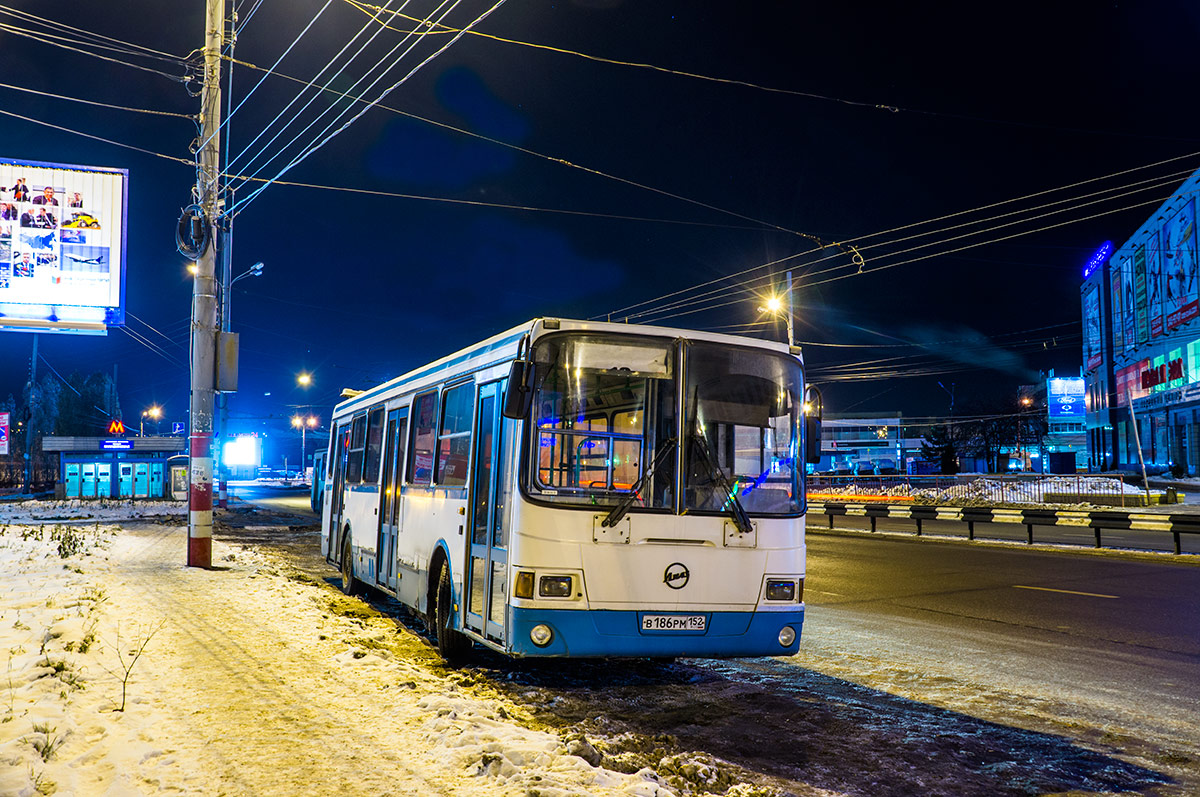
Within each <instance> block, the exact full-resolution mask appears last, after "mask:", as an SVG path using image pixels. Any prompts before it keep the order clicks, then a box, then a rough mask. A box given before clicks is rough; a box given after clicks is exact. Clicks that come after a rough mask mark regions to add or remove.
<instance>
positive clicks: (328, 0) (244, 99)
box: [197, 0, 340, 160]
mask: <svg viewBox="0 0 1200 797" xmlns="http://www.w3.org/2000/svg"><path fill="white" fill-rule="evenodd" d="M332 2H333V0H325V5H323V6H321V9H320V10H319V11H318V12H317V13H316V14H315V15H314V16H313V18H312V19H310V20H309V21H308V24H307V25H305V26H304V29H303V30H302V31H300V33H299V34H297V35H296V38H294V39H292V43H291V44H289V45H288V46H287V48H285V49H284V51H283V52H282V53H281V54H280V56H279V57H278V58H276V59H275V63H274V64H272V65H271V68H272V69H274V68H275V67H277V66H279V64H280V63H281V62H282V61H283V59H284V58H287V56H288V54H289V53H290V52H291V51H292V48H293V47H295V46H296V45H297V44H299V43H300V40H301V39H303V38H304V36H305V34H307V33H308V32H309V30H311V29H312V26H313V25H315V24H316V23H317V20H318V19H320V18H321V15H322V14H324V13H325V9H327V8H329V6H330V4H331V3H332ZM339 54H340V53H339ZM325 69H328V66H326V67H324V68H322V70H321V71H322V72H324V71H325ZM266 79H267V75H265V74H264V75H263V76H262V77H261V78H259V80H258V82H257V83H255V84H254V86H253V87H252V88H251V89H250V91H248V92H246V95H245V96H244V97H242V99H241V101H239V102H238V104H237V106H236V107H234V108H233V110H231V111H229V113H227V114H226V115H225V118H224V119H222V120H221V129H224V128H227V127H228V126H229V122H230V120H231V119H233V117H234V116H236V115H237V112H238V111H240V110H241V109H242V106H243V105H245V104H246V102H247V101H248V100H249V99H250V98H251V97H253V96H254V92H256V91H258V88H259V86H261V85H262V84H263V81H265V80H266ZM293 102H294V100H293ZM290 107H291V103H288V104H287V106H286V107H285V108H284V111H286V110H287V109H288V108H290ZM282 113H283V111H280V115H282ZM278 118H279V116H276V117H275V119H278ZM275 119H272V120H271V121H270V122H268V123H267V127H270V126H271V125H272V124H274V123H275ZM267 127H265V128H263V131H264V132H265V131H266V129H267ZM219 134H220V129H218V130H215V131H213V133H212V135H214V136H215V135H219ZM259 135H262V133H259ZM211 137H212V136H210V137H209V138H211ZM257 140H258V137H257V136H256V137H255V139H254V141H257ZM254 141H251V142H250V144H249V145H247V147H249V146H250V145H252V144H253V143H254ZM207 145H208V140H205V141H203V142H201V144H200V146H199V147H198V148H197V149H203V148H204V147H205V146H207ZM243 151H244V150H243ZM235 160H236V158H235Z"/></svg>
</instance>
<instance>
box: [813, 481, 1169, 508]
mask: <svg viewBox="0 0 1200 797" xmlns="http://www.w3.org/2000/svg"><path fill="white" fill-rule="evenodd" d="M808 494H809V497H810V498H812V499H816V500H826V501H840V500H850V501H881V502H900V501H911V500H914V499H918V498H919V499H921V500H922V501H930V502H933V503H956V502H963V501H986V502H988V503H995V504H1043V503H1053V504H1076V503H1082V502H1087V503H1091V504H1100V505H1104V506H1121V507H1127V506H1146V505H1147V504H1148V503H1163V502H1165V501H1166V496H1165V494H1164V493H1162V492H1161V491H1159V492H1156V493H1154V494H1152V495H1150V496H1148V495H1147V493H1146V491H1145V490H1144V489H1142V488H1140V487H1134V486H1132V485H1128V484H1126V483H1125V482H1124V481H1123V480H1122V479H1121V477H1120V476H1097V475H1093V474H1086V475H1085V474H1079V475H1074V476H1046V475H1042V474H1022V475H1015V474H1010V475H989V476H981V475H978V474H972V475H967V476H906V475H896V476H886V475H884V476H830V475H823V474H813V475H811V476H809V477H808ZM1171 497H1172V498H1174V497H1175V496H1171Z"/></svg>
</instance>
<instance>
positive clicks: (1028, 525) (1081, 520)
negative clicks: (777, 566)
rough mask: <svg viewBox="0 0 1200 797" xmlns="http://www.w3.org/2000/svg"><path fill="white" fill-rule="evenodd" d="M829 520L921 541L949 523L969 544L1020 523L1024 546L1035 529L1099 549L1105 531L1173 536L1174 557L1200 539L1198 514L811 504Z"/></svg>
mask: <svg viewBox="0 0 1200 797" xmlns="http://www.w3.org/2000/svg"><path fill="white" fill-rule="evenodd" d="M814 512H816V513H819V514H825V515H828V516H829V528H833V519H834V517H837V516H844V517H866V518H868V519H870V521H871V531H875V530H876V522H877V521H878V519H879V518H890V519H901V520H912V521H913V522H914V523H915V524H916V532H917V536H918V537H920V536H921V531H922V529H921V524H922V522H923V521H926V520H948V521H952V522H958V523H966V524H967V539H969V540H973V539H975V524H976V523H1021V524H1024V526H1025V535H1026V537H1025V541H1026V544H1028V545H1032V544H1033V527H1034V526H1077V527H1085V528H1090V529H1091V530H1092V531H1093V532H1094V533H1095V538H1096V544H1095V547H1096V548H1100V547H1103V546H1102V544H1101V530H1102V529H1109V530H1111V531H1117V530H1126V529H1135V530H1138V531H1164V532H1170V533H1171V535H1172V537H1173V538H1174V541H1175V554H1176V555H1181V554H1182V549H1181V547H1180V539H1179V535H1180V534H1200V515H1157V514H1155V515H1150V514H1139V513H1136V512H1113V511H1095V512H1079V511H1071V510H1055V509H999V508H991V507H980V506H933V505H926V504H919V505H914V504H908V505H899V506H897V505H891V504H884V503H874V502H872V503H866V502H864V503H844V502H835V501H809V502H808V513H809V514H810V515H812V514H813V513H814Z"/></svg>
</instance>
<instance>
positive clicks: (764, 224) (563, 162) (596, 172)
mask: <svg viewBox="0 0 1200 797" xmlns="http://www.w3.org/2000/svg"><path fill="white" fill-rule="evenodd" d="M227 60H230V61H231V62H232V63H235V64H237V65H238V66H241V67H244V68H246V69H250V70H254V71H258V72H270V70H267V69H265V68H263V67H261V66H258V65H257V64H254V63H251V62H249V61H242V60H236V59H228V58H227ZM270 74H273V75H275V76H276V77H279V78H282V79H284V80H290V81H292V82H295V83H301V84H304V85H308V86H313V87H315V88H317V89H320V90H321V91H323V92H327V93H330V94H333V95H335V96H337V97H340V98H342V99H348V100H351V101H356V102H365V101H361V100H358V99H357V98H355V97H354V96H352V95H350V94H348V93H346V92H343V91H339V90H338V89H334V88H331V87H330V86H327V85H318V84H316V83H313V82H312V81H307V80H304V79H302V78H298V77H294V76H292V75H288V74H285V73H283V72H278V71H275V72H270ZM373 107H375V108H378V109H380V110H382V111H387V112H388V113H392V114H395V115H397V116H403V117H406V118H408V119H412V120H414V121H417V122H421V123H423V124H428V125H433V126H434V127H439V128H441V129H443V130H448V131H450V132H453V133H458V134H460V135H464V136H468V137H470V138H474V139H476V140H478V141H485V142H487V143H489V144H494V145H495V146H498V147H503V148H505V149H508V150H511V151H513V152H519V153H521V154H522V155H528V156H530V157H533V158H538V159H540V160H544V161H546V162H548V163H554V164H558V165H559V166H565V167H567V168H569V169H575V170H576V171H580V172H584V173H585V174H590V175H593V176H595V177H600V178H602V179H605V180H610V181H612V182H615V183H620V184H622V185H626V186H629V187H630V188H636V189H638V190H641V191H647V192H650V193H654V194H658V195H659V196H664V197H667V198H669V199H674V200H676V201H679V202H684V203H687V204H690V205H692V206H694V207H700V208H704V209H705V210H709V211H712V212H715V213H720V214H723V215H727V216H732V217H735V218H738V219H741V220H742V221H747V222H750V223H752V224H756V225H759V228H760V229H771V230H776V231H778V232H784V233H788V234H791V235H794V236H797V237H801V238H805V239H807V240H811V241H814V242H816V243H818V246H817V247H816V249H814V250H812V251H818V250H820V249H821V248H824V247H826V246H835V247H836V246H842V245H844V244H845V243H846V242H844V241H836V240H833V239H829V240H826V238H824V237H822V236H818V235H816V234H813V233H810V232H803V231H800V230H793V229H789V228H787V227H783V226H781V225H778V224H775V223H774V222H769V221H764V220H762V219H757V218H754V217H751V216H748V215H745V214H742V213H738V212H736V211H732V210H728V209H726V208H722V207H719V206H717V205H713V204H711V203H708V202H704V201H702V200H698V199H693V198H691V197H686V196H683V195H682V194H677V193H674V192H671V191H667V190H665V189H662V188H657V187H655V186H652V185H649V184H647V183H641V182H638V181H636V180H632V179H629V178H627V177H621V176H619V175H615V174H611V173H609V172H605V171H602V170H600V169H595V168H592V167H590V166H584V165H582V164H579V163H575V162H574V161H571V160H569V159H567V158H562V157H559V156H556V155H547V154H545V153H542V152H538V151H537V150H533V149H530V148H528V147H522V146H520V145H518V144H512V143H510V142H507V141H502V140H500V139H498V138H493V137H491V136H486V135H483V134H481V133H476V132H474V131H472V130H467V129H465V128H462V127H456V126H454V125H452V124H448V123H446V122H439V121H437V120H435V119H430V118H428V117H425V116H420V115H419V114H415V113H411V112H409V111H402V110H400V109H398V108H393V107H391V106H389V105H385V104H383V103H376V104H375V105H374V106H373Z"/></svg>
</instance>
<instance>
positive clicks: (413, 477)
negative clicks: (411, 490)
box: [408, 390, 438, 484]
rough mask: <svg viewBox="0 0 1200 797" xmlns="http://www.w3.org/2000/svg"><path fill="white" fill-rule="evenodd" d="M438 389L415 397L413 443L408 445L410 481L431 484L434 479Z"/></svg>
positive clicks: (411, 482) (410, 482)
mask: <svg viewBox="0 0 1200 797" xmlns="http://www.w3.org/2000/svg"><path fill="white" fill-rule="evenodd" d="M437 399H438V394H437V391H436V390H433V391H430V392H429V393H425V394H424V395H420V396H417V397H416V398H415V399H413V410H412V421H411V423H412V444H411V445H409V447H408V483H409V484H429V483H430V481H431V480H432V479H433V450H434V447H435V445H436V444H437Z"/></svg>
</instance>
